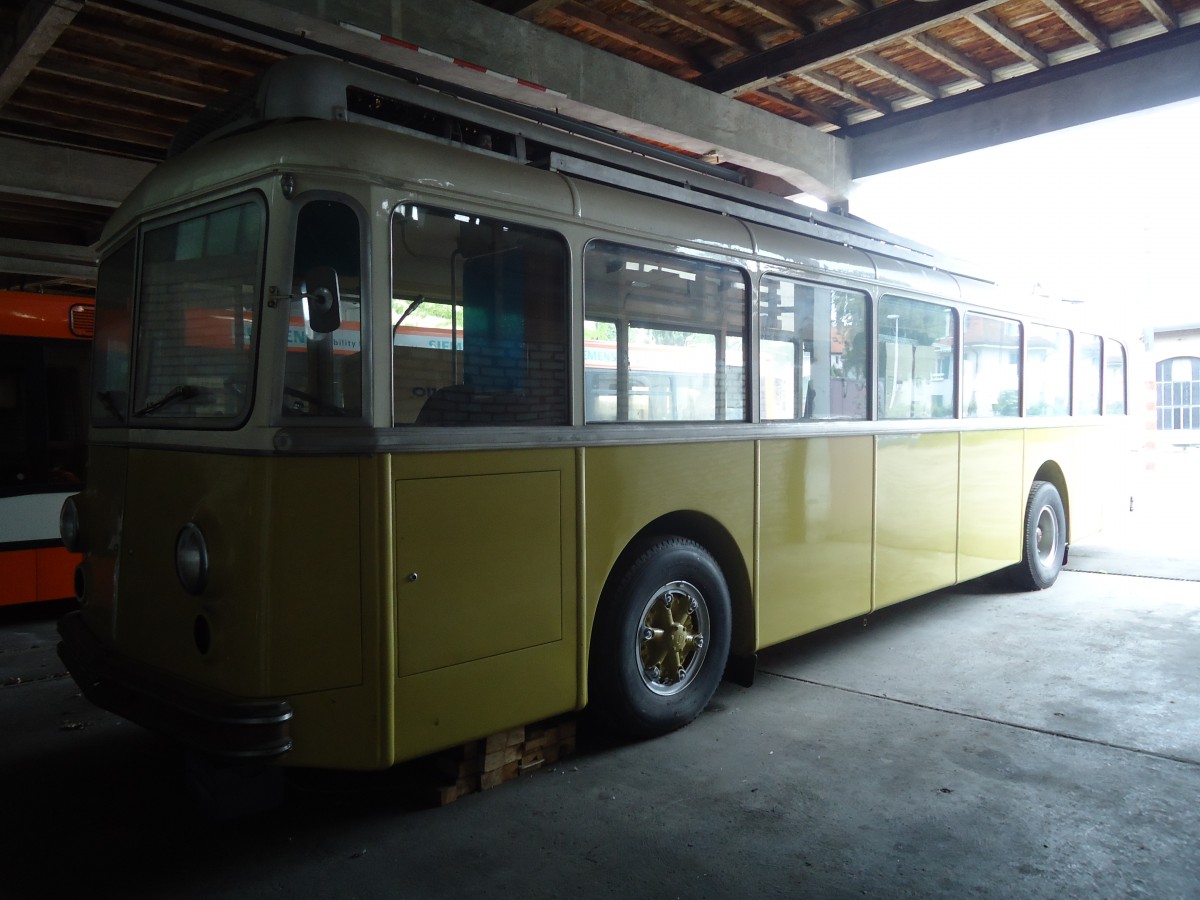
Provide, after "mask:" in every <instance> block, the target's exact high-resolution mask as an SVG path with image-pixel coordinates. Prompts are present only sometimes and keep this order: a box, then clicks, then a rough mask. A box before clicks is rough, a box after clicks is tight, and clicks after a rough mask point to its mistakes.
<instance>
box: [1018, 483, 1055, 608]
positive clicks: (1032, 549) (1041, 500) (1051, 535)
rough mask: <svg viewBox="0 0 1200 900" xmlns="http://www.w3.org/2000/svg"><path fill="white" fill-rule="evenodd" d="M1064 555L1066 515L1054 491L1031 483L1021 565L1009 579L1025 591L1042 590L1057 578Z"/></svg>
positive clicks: (1048, 485)
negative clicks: (1011, 578)
mask: <svg viewBox="0 0 1200 900" xmlns="http://www.w3.org/2000/svg"><path fill="white" fill-rule="evenodd" d="M1066 552H1067V516H1066V513H1065V512H1064V511H1063V503H1062V497H1060V496H1059V495H1058V488H1056V487H1055V486H1054V485H1053V484H1051V483H1050V482H1048V481H1035V482H1034V483H1033V487H1032V488H1031V489H1030V491H1029V504H1028V505H1027V506H1026V507H1025V536H1024V542H1023V548H1022V557H1021V562H1020V563H1018V564H1017V565H1016V566H1014V567H1013V569H1012V576H1013V580H1014V581H1015V582H1016V583H1017V585H1018V586H1019V587H1020V588H1021V589H1022V590H1026V591H1042V590H1045V589H1046V588H1048V587H1050V586H1051V585H1052V584H1054V582H1055V581H1056V580H1057V579H1058V573H1059V572H1061V571H1062V567H1063V558H1064V557H1065V556H1066Z"/></svg>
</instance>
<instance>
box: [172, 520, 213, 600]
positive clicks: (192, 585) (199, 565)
mask: <svg viewBox="0 0 1200 900" xmlns="http://www.w3.org/2000/svg"><path fill="white" fill-rule="evenodd" d="M175 572H176V574H177V575H178V576H179V583H180V584H182V585H183V589H184V590H185V591H187V592H188V593H189V594H201V593H203V592H204V588H205V586H206V585H207V584H208V545H207V544H206V543H205V542H204V532H202V531H201V530H200V527H199V526H198V525H197V524H196V523H195V522H188V523H187V524H186V525H184V526H183V528H181V529H179V536H178V537H177V538H175Z"/></svg>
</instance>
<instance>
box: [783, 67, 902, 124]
mask: <svg viewBox="0 0 1200 900" xmlns="http://www.w3.org/2000/svg"><path fill="white" fill-rule="evenodd" d="M800 77H801V78H803V79H804V80H805V81H809V82H812V83H813V84H815V85H816V86H817V87H820V88H824V89H825V90H827V91H831V92H833V93H835V94H837V95H838V96H839V97H845V98H846V99H847V100H850V101H852V102H854V103H857V104H858V105H859V106H865V107H867V108H868V109H873V110H875V111H876V112H880V113H883V114H884V115H887V114H888V113H891V112H894V111H895V107H894V106H892V104H891V103H890V102H888V101H887V100H884V99H883V98H882V97H877V96H875V95H874V94H872V93H871V92H870V91H865V90H863V89H862V88H860V87H859V86H858V85H856V84H851V83H850V82H848V81H845V80H844V79H841V78H835V77H833V76H832V75H829V74H827V73H825V72H815V71H814V72H802V73H801V74H800Z"/></svg>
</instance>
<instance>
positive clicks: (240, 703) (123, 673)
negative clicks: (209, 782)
mask: <svg viewBox="0 0 1200 900" xmlns="http://www.w3.org/2000/svg"><path fill="white" fill-rule="evenodd" d="M58 633H59V635H60V636H61V638H62V640H61V641H60V642H59V645H58V655H59V656H60V657H61V658H62V661H63V662H64V663H65V664H66V666H67V670H68V671H69V672H70V673H71V677H72V678H74V679H75V683H76V684H78V685H79V689H80V690H81V691H82V692H83V695H84V696H85V697H87V698H88V699H89V700H90V701H92V702H93V703H95V704H96V705H97V706H100V707H103V708H104V709H107V710H108V711H109V712H113V713H116V714H117V715H119V716H121V717H122V718H124V719H128V720H129V721H131V722H135V723H137V724H138V725H141V726H143V727H145V728H148V729H150V730H151V731H156V732H159V733H161V734H165V735H167V736H168V737H171V738H174V739H175V740H178V741H179V742H180V743H182V744H183V745H184V746H185V747H187V748H188V749H191V750H195V751H197V752H199V753H202V754H205V755H206V756H209V757H212V758H214V759H218V760H227V761H230V762H232V761H236V760H246V761H260V762H261V761H269V760H272V759H275V758H277V757H280V756H282V755H283V754H284V753H286V752H287V751H288V750H290V749H291V746H292V738H291V734H290V723H291V720H292V706H291V704H290V703H288V702H287V701H286V700H237V699H230V698H228V697H223V696H220V695H215V694H210V693H207V692H203V691H200V690H197V689H196V688H194V687H192V686H190V685H186V684H183V683H181V682H178V681H173V680H171V679H170V678H168V677H166V676H163V675H161V674H158V673H155V672H153V671H152V670H150V669H147V668H145V667H142V666H139V665H138V664H136V663H134V662H131V661H130V660H126V659H122V658H120V657H118V656H117V655H116V654H114V653H113V652H112V650H111V649H110V648H109V647H108V646H107V645H106V644H104V642H102V641H101V640H100V639H99V638H97V637H96V636H95V635H94V634H93V633H92V631H91V629H89V628H88V627H87V625H86V624H85V623H84V621H83V615H82V613H80V612H72V613H69V614H68V615H66V616H64V617H63V619H62V620H61V621H60V622H59V623H58Z"/></svg>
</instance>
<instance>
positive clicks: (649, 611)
mask: <svg viewBox="0 0 1200 900" xmlns="http://www.w3.org/2000/svg"><path fill="white" fill-rule="evenodd" d="M730 608H731V607H730V600H729V588H728V586H727V585H726V584H725V578H724V576H723V575H722V574H721V567H720V566H719V565H717V562H716V560H715V559H713V557H712V556H711V555H710V554H709V553H708V551H706V550H705V549H704V548H703V547H701V546H700V545H699V544H697V543H695V542H694V541H690V540H686V539H684V538H678V537H667V538H662V539H660V540H658V541H656V542H655V543H654V544H653V545H651V546H650V548H649V549H648V550H646V551H645V552H644V553H642V554H641V555H640V556H639V557H638V558H637V560H636V561H635V562H634V563H633V564H632V565H631V566H630V567H629V569H628V570H627V571H626V572H625V574H624V575H623V576H622V577H621V579H620V580H619V581H618V582H617V583H616V587H615V589H614V590H612V591H610V592H606V594H605V596H604V597H603V599H602V600H601V603H600V608H599V609H598V610H597V612H596V622H595V628H594V629H593V632H592V642H591V657H590V665H589V678H588V687H589V695H590V696H589V701H590V703H591V704H592V705H593V707H594V708H595V711H596V712H597V713H599V714H600V716H601V717H602V718H603V719H604V721H605V722H606V724H608V725H609V726H610V727H611V728H613V729H615V730H617V731H619V732H622V733H624V734H626V735H629V736H631V737H636V738H646V737H655V736H658V735H661V734H666V733H667V732H669V731H674V730H675V729H677V728H682V727H683V726H684V725H686V724H688V723H689V722H691V721H692V720H693V719H694V718H696V716H698V715H699V714H700V712H701V711H702V710H703V709H704V707H705V706H707V705H708V701H709V700H711V699H712V695H713V692H714V691H716V689H717V685H718V684H719V683H720V681H721V676H722V674H723V673H724V671H725V663H726V660H727V659H728V657H729V633H730V616H731V613H730Z"/></svg>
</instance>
